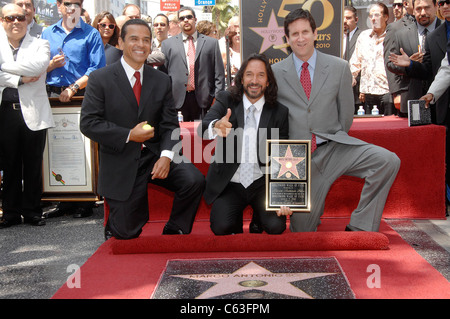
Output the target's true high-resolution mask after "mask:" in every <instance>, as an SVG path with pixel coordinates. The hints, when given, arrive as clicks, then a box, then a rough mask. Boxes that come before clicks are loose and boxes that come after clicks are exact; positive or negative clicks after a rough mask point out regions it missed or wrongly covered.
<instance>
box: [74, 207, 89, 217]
mask: <svg viewBox="0 0 450 319" xmlns="http://www.w3.org/2000/svg"><path fill="white" fill-rule="evenodd" d="M92 214H93V211H92V208H77V210H76V211H75V213H74V214H73V218H84V217H89V216H92Z"/></svg>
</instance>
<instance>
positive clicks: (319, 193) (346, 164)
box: [290, 141, 400, 232]
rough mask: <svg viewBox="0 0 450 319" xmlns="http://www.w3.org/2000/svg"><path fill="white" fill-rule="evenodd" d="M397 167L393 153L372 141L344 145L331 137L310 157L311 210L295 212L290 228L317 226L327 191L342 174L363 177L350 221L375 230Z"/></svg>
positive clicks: (359, 226)
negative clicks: (357, 201) (361, 187)
mask: <svg viewBox="0 0 450 319" xmlns="http://www.w3.org/2000/svg"><path fill="white" fill-rule="evenodd" d="M399 169H400V159H399V158H398V156H397V155H396V154H395V153H392V152H390V151H388V150H386V149H384V148H382V147H379V146H376V145H373V144H364V145H347V144H339V143H336V142H332V141H331V142H329V143H328V144H326V145H324V146H321V147H319V148H317V150H316V151H315V152H314V154H313V156H312V160H311V212H310V213H294V214H293V215H292V216H291V218H290V221H291V226H290V227H291V231H293V232H305V231H315V230H316V229H317V226H318V225H319V224H320V217H321V216H322V215H323V213H324V207H325V198H326V197H327V194H328V191H329V189H330V187H331V185H332V184H333V183H334V182H335V181H336V179H338V178H339V177H340V176H342V175H348V176H355V177H359V178H363V179H364V180H365V183H364V187H363V189H362V192H361V197H360V200H359V203H358V206H357V207H356V209H355V210H354V211H353V212H352V214H351V219H350V225H351V226H354V227H357V228H360V229H362V230H366V231H378V229H379V227H380V222H381V216H382V214H383V209H384V205H385V203H386V198H387V196H388V194H389V190H390V188H391V186H392V183H393V182H394V180H395V178H396V176H397V173H398V170H399Z"/></svg>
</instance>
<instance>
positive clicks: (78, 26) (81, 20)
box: [55, 18, 87, 32]
mask: <svg viewBox="0 0 450 319" xmlns="http://www.w3.org/2000/svg"><path fill="white" fill-rule="evenodd" d="M62 21H63V19H60V20H59V21H58V22H57V23H56V24H55V27H58V28H60V29H61V30H63V31H64V32H66V30H65V29H64V28H63V26H62ZM86 25H87V24H86V23H85V22H84V21H83V19H81V18H80V20H79V21H78V23H77V24H76V25H75V27H74V28H73V29H72V31H73V30H75V29H76V28H79V29H83V30H84V29H85V27H86ZM72 31H70V32H72Z"/></svg>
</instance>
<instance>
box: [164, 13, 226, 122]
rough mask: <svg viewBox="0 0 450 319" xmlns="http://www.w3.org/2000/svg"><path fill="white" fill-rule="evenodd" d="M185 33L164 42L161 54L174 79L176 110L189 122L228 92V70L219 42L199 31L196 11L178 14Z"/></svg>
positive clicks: (201, 115)
mask: <svg viewBox="0 0 450 319" xmlns="http://www.w3.org/2000/svg"><path fill="white" fill-rule="evenodd" d="M178 19H179V24H180V28H181V31H182V32H181V33H179V34H177V35H176V36H173V37H171V38H169V39H167V40H164V41H163V43H162V46H161V51H162V52H163V53H164V56H165V58H166V62H165V66H166V68H167V72H168V74H169V76H170V77H171V79H172V86H173V87H172V91H173V97H174V100H175V107H176V108H177V110H179V111H181V112H182V114H183V116H184V120H185V121H194V120H198V119H200V118H203V117H204V115H205V114H206V112H207V111H208V109H209V108H210V107H211V104H212V102H213V100H214V97H215V96H216V94H217V93H219V92H220V91H223V90H224V89H225V70H224V66H223V60H222V55H221V53H220V48H219V42H218V41H217V40H216V39H214V38H211V37H208V36H206V35H204V34H200V33H198V32H197V30H196V28H195V25H196V21H197V18H196V17H195V12H194V10H193V9H191V8H189V7H182V8H181V9H180V10H179V11H178Z"/></svg>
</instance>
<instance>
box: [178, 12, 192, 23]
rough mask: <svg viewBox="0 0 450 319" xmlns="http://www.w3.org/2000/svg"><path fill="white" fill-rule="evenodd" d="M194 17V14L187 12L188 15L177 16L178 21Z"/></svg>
mask: <svg viewBox="0 0 450 319" xmlns="http://www.w3.org/2000/svg"><path fill="white" fill-rule="evenodd" d="M193 18H194V16H193V15H192V14H188V15H186V16H184V17H179V18H178V21H180V22H181V21H184V20H186V19H188V20H191V19H193Z"/></svg>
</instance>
